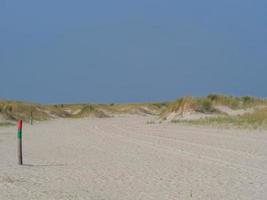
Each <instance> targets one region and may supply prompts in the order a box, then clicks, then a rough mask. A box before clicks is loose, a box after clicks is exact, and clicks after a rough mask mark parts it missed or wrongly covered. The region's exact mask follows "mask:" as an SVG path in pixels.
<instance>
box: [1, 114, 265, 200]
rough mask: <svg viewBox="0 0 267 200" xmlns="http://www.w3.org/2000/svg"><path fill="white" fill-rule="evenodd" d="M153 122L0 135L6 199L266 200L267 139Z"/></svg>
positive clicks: (73, 123)
mask: <svg viewBox="0 0 267 200" xmlns="http://www.w3.org/2000/svg"><path fill="white" fill-rule="evenodd" d="M151 120H153V118H151V117H145V116H134V115H132V116H120V117H115V118H105V119H93V118H90V119H87V118H85V119H58V120H53V121H46V122H42V123H39V124H35V125H34V126H29V125H26V126H25V127H24V130H23V132H24V163H25V165H24V166H18V165H17V163H16V158H17V156H16V128H14V127H9V128H1V129H0V158H1V160H0V199H1V200H5V199H8V200H10V199H96V200H98V199H112V200H120V199H121V200H128V199H129V200H130V199H131V200H136V199H144V200H148V199H159V200H165V199H166V200H170V199H205V200H206V199H233V200H236V199H242V200H246V199H248V200H251V199H259V200H260V199H262V200H263V199H266V197H267V132H266V131H265V132H260V131H256V130H255V131H251V130H236V129H230V130H223V129H212V128H206V127H190V126H183V125H178V124H171V123H163V124H148V123H147V122H148V121H151Z"/></svg>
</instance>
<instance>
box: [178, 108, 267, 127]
mask: <svg viewBox="0 0 267 200" xmlns="http://www.w3.org/2000/svg"><path fill="white" fill-rule="evenodd" d="M173 122H174V123H185V124H193V125H215V126H233V127H241V128H265V129H266V128H267V109H266V108H264V109H258V110H255V111H254V112H252V113H246V114H243V115H239V116H228V115H222V116H217V117H209V118H204V119H198V120H175V121H173Z"/></svg>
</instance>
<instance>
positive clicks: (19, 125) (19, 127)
mask: <svg viewBox="0 0 267 200" xmlns="http://www.w3.org/2000/svg"><path fill="white" fill-rule="evenodd" d="M18 129H19V130H21V129H22V120H21V119H20V120H19V121H18Z"/></svg>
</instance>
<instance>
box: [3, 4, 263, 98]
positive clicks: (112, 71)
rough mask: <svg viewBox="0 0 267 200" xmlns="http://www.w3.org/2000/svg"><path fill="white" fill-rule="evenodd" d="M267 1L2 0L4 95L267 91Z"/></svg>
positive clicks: (172, 94) (166, 95) (124, 95)
mask: <svg viewBox="0 0 267 200" xmlns="http://www.w3.org/2000/svg"><path fill="white" fill-rule="evenodd" d="M266 13H267V1H266V0H255V1H253V0H201V1H200V0H194V1H193V0H181V1H179V0H164V1H163V0H134V1H133V0H131V1H130V0H112V1H111V0H95V1H89V0H72V1H70V0H23V1H22V0H0V67H1V70H0V75H1V78H0V98H6V99H19V100H30V101H37V102H42V103H52V102H136V101H161V100H170V99H175V98H176V97H179V96H183V95H196V96H199V95H206V94H208V93H211V92H216V93H227V94H232V95H255V96H262V97H266V96H267V81H266V80H267V14H266Z"/></svg>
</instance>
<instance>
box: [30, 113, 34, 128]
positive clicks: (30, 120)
mask: <svg viewBox="0 0 267 200" xmlns="http://www.w3.org/2000/svg"><path fill="white" fill-rule="evenodd" d="M32 121H33V119H32V111H31V116H30V122H31V125H32Z"/></svg>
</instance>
